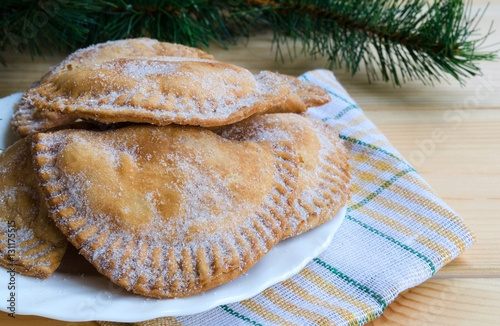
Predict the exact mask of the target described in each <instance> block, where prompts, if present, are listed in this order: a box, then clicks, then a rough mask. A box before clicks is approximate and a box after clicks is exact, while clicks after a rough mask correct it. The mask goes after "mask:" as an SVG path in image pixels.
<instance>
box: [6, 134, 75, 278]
mask: <svg viewBox="0 0 500 326" xmlns="http://www.w3.org/2000/svg"><path fill="white" fill-rule="evenodd" d="M66 245H67V240H66V237H65V236H64V235H63V234H62V233H61V232H60V231H59V230H58V229H57V227H56V226H55V224H54V222H53V221H52V220H51V219H50V218H49V217H48V215H47V208H46V205H45V201H44V199H43V196H42V195H41V192H40V189H39V187H38V178H37V175H36V173H35V170H34V166H33V163H32V155H31V137H27V138H23V139H21V140H19V141H17V142H16V143H14V144H13V145H12V146H10V147H9V148H8V149H7V150H6V151H5V152H3V153H1V154H0V265H1V266H3V267H5V268H7V269H11V268H13V269H14V270H15V271H16V272H17V273H20V274H24V275H28V276H36V277H39V278H47V277H49V276H50V275H51V274H52V273H53V272H54V271H55V270H56V269H57V267H58V266H59V264H60V263H61V260H62V257H63V255H64V252H65V251H66Z"/></svg>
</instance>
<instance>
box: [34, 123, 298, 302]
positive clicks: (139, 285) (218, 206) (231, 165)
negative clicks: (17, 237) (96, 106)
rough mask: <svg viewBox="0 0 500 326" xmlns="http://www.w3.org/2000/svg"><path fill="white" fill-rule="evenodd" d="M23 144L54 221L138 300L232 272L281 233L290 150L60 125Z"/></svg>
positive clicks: (176, 293) (169, 129)
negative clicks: (138, 296)
mask: <svg viewBox="0 0 500 326" xmlns="http://www.w3.org/2000/svg"><path fill="white" fill-rule="evenodd" d="M34 144H35V145H34V150H35V162H36V164H37V166H38V175H39V177H40V180H41V188H42V189H43V191H44V193H45V198H46V200H47V203H48V205H49V212H50V216H51V217H52V219H53V220H54V221H55V222H56V225H57V226H58V227H59V228H60V230H61V231H62V232H63V233H64V234H65V235H66V236H67V237H68V239H69V241H70V242H71V243H72V244H73V245H74V246H75V247H76V248H78V249H79V250H80V253H81V254H82V255H83V256H84V257H85V258H87V260H89V261H90V262H91V263H92V264H93V265H94V266H95V267H96V269H97V270H98V271H99V272H100V273H102V274H104V275H105V276H107V277H108V278H110V279H111V280H112V281H113V282H115V283H117V284H119V285H121V286H123V287H125V288H126V289H128V290H132V291H133V292H135V293H139V294H143V295H147V296H152V297H158V298H170V297H183V296H187V295H191V294H194V293H198V292H201V291H205V290H207V289H210V288H212V287H214V286H217V285H219V284H221V283H224V282H227V281H229V280H231V279H233V278H235V277H237V276H239V275H241V274H242V273H244V272H245V271H246V270H247V269H249V268H250V267H251V266H253V265H254V264H255V263H256V262H257V261H258V260H259V259H260V258H261V257H262V256H263V255H264V254H265V253H267V252H268V250H269V249H270V248H271V247H272V246H273V245H275V244H276V243H277V242H278V241H279V240H280V239H281V238H282V228H283V225H285V223H287V219H288V215H289V213H290V209H291V204H292V202H293V198H292V197H290V196H291V194H293V191H292V189H291V184H292V182H291V181H290V180H289V179H290V178H292V177H291V176H292V175H293V174H294V171H292V170H290V169H291V167H292V166H293V165H294V164H295V163H292V162H289V160H290V157H288V156H287V155H280V153H279V152H278V151H276V150H275V149H273V148H272V147H271V146H270V145H269V144H264V143H263V144H258V143H255V142H250V141H231V140H227V139H224V138H222V137H220V136H218V135H216V134H215V133H213V132H211V131H210V130H208V129H205V128H199V127H192V126H177V125H171V126H164V127H158V126H151V125H135V126H129V127H125V128H121V129H117V130H111V131H103V132H97V131H88V130H63V131H57V132H49V133H44V134H42V133H40V134H36V135H35V136H34ZM282 154H283V153H282ZM284 154H286V153H284Z"/></svg>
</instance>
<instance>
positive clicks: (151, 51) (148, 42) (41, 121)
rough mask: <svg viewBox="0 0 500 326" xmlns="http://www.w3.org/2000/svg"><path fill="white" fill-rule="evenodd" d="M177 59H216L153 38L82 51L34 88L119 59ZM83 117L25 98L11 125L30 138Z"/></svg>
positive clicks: (118, 42) (122, 41)
mask: <svg viewBox="0 0 500 326" xmlns="http://www.w3.org/2000/svg"><path fill="white" fill-rule="evenodd" d="M158 56H175V57H189V58H200V59H213V56H212V55H210V54H208V53H206V52H204V51H202V50H199V49H196V48H192V47H188V46H184V45H180V44H173V43H168V42H159V41H157V40H153V39H149V38H138V39H127V40H119V41H109V42H106V43H100V44H96V45H92V46H89V47H87V48H84V49H80V50H78V51H76V52H74V53H72V54H71V55H69V56H68V57H67V58H66V59H65V60H63V61H62V62H61V63H60V64H58V65H56V66H54V67H52V68H51V69H50V70H49V71H48V72H47V73H46V74H45V75H44V76H43V77H42V79H41V80H40V81H38V82H36V83H34V84H33V86H32V87H31V88H34V87H38V86H39V85H40V83H41V82H43V81H44V80H46V79H47V78H50V77H51V76H52V75H54V74H56V73H58V72H59V71H61V70H63V69H69V70H71V69H76V68H78V67H81V66H93V65H95V64H99V63H102V62H104V61H109V60H112V59H116V58H134V57H158ZM79 118H80V117H79V116H77V115H74V114H68V113H62V112H57V111H53V110H52V109H51V108H50V106H46V107H44V108H43V109H42V108H38V107H35V106H33V105H32V103H31V100H30V97H27V96H26V95H24V96H23V98H22V99H21V101H20V103H19V104H18V105H17V106H16V108H15V110H14V115H13V117H12V120H11V125H12V127H13V128H14V130H15V131H16V132H17V133H18V134H19V135H20V136H22V137H24V136H27V135H29V134H32V133H35V132H40V131H46V130H48V129H51V128H54V127H58V126H62V125H67V124H71V123H73V122H75V121H76V120H78V119H79Z"/></svg>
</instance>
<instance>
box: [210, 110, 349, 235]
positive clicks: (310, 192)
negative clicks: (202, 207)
mask: <svg viewBox="0 0 500 326" xmlns="http://www.w3.org/2000/svg"><path fill="white" fill-rule="evenodd" d="M217 133H219V134H220V135H221V136H222V137H224V138H227V139H231V140H240V141H243V140H247V141H248V140H250V141H254V142H257V143H259V144H262V143H269V144H271V145H272V146H273V147H280V148H286V150H287V151H288V153H289V155H290V156H292V157H295V160H292V162H296V166H295V168H296V169H297V170H298V177H297V179H296V185H295V186H296V189H295V199H294V202H293V212H292V214H291V215H290V219H289V223H288V226H287V228H286V229H285V230H284V235H283V237H284V238H287V237H291V236H295V235H298V234H300V233H303V232H305V231H307V230H310V229H312V228H315V227H316V226H318V225H320V224H322V223H324V222H326V221H328V220H329V219H331V218H332V217H333V216H335V214H336V213H337V212H338V211H339V210H340V209H341V208H342V207H344V205H345V204H346V202H347V200H348V198H349V196H350V184H349V182H350V176H349V163H348V155H347V150H346V148H345V146H344V144H343V142H342V140H341V139H340V138H339V137H338V133H337V131H336V130H335V129H333V128H332V127H331V126H329V125H327V124H326V123H324V122H322V121H320V120H318V119H316V118H313V117H312V116H310V115H308V114H300V115H299V114H293V113H278V114H262V115H257V116H253V117H250V118H248V119H246V120H243V121H241V122H239V123H236V124H233V125H230V126H224V127H221V128H219V129H217ZM284 142H288V143H292V144H293V146H287V147H284V146H283V145H282V144H283V143H284Z"/></svg>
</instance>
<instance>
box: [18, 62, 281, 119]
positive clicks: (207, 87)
mask: <svg viewBox="0 0 500 326" xmlns="http://www.w3.org/2000/svg"><path fill="white" fill-rule="evenodd" d="M289 91H290V90H289V86H288V84H287V83H286V82H284V81H283V78H282V77H279V76H278V75H276V74H273V73H270V72H265V71H264V72H261V73H259V74H258V75H255V76H254V75H253V74H251V73H250V72H249V71H248V70H246V69H244V68H240V67H237V66H234V65H231V64H227V63H222V62H217V61H213V60H205V59H196V58H181V57H156V58H154V59H151V58H142V57H141V58H139V57H137V58H120V59H114V60H110V61H105V62H102V63H100V64H96V65H92V66H82V67H78V68H73V69H65V68H62V69H61V70H60V71H58V72H56V73H54V74H53V75H52V76H50V77H48V78H46V79H45V80H44V81H43V82H42V83H40V85H39V86H37V87H34V88H32V89H30V90H28V92H27V93H26V97H27V98H28V99H29V101H30V103H32V104H33V106H35V107H36V108H37V109H40V110H53V111H56V112H62V113H64V114H71V115H75V116H79V117H83V118H89V119H94V120H96V121H99V122H106V123H111V122H121V121H130V122H147V123H152V124H156V125H168V124H170V123H176V124H187V125H200V126H217V125H224V124H229V123H233V122H236V121H239V120H242V119H244V118H246V117H248V116H250V115H252V114H255V113H260V112H263V111H265V110H267V109H268V108H269V107H270V106H276V105H278V104H279V103H281V102H283V101H284V100H285V99H286V98H287V96H288V94H289Z"/></svg>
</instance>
